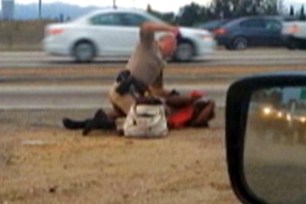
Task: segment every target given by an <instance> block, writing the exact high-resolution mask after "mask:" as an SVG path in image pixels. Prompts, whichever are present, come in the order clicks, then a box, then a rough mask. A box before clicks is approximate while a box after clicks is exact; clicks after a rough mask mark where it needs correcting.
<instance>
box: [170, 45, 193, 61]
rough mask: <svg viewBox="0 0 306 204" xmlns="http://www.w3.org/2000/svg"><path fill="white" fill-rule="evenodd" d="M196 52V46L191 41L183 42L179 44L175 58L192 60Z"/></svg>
mask: <svg viewBox="0 0 306 204" xmlns="http://www.w3.org/2000/svg"><path fill="white" fill-rule="evenodd" d="M193 54H194V47H193V45H192V44H191V43H190V42H181V43H179V44H178V46H177V48H176V51H175V54H174V59H175V60H176V61H180V62H187V61H190V60H191V59H192V57H193Z"/></svg>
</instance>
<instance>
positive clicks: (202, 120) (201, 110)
mask: <svg viewBox="0 0 306 204" xmlns="http://www.w3.org/2000/svg"><path fill="white" fill-rule="evenodd" d="M194 106H195V112H194V115H193V117H192V119H191V121H190V126H193V127H208V122H209V121H210V120H212V119H213V118H214V117H215V102H214V101H211V100H210V101H200V102H197V103H195V105H194Z"/></svg>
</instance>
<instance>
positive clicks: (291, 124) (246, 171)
mask: <svg viewBox="0 0 306 204" xmlns="http://www.w3.org/2000/svg"><path fill="white" fill-rule="evenodd" d="M226 148H227V150H226V151H227V163H228V172H229V176H230V181H231V185H232V187H233V190H234V192H235V194H236V195H237V197H238V198H239V199H240V200H241V201H242V202H243V203H256V204H257V203H258V204H259V203H271V204H276V203H284V204H285V203H286V204H288V203H293V204H295V203H301V204H302V203H306V193H305V189H306V73H283V74H272V75H261V76H254V77H249V78H244V79H241V80H239V81H237V82H234V83H233V84H232V85H231V86H230V87H229V89H228V93H227V98H226Z"/></svg>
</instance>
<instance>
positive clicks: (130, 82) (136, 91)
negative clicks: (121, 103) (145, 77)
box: [116, 70, 147, 95]
mask: <svg viewBox="0 0 306 204" xmlns="http://www.w3.org/2000/svg"><path fill="white" fill-rule="evenodd" d="M116 82H117V83H118V86H117V88H116V92H117V93H118V94H120V95H124V94H126V93H131V92H133V93H131V94H133V95H143V94H144V93H145V91H146V90H147V86H146V85H145V84H144V83H142V82H140V81H139V80H137V79H136V78H135V77H133V76H132V75H131V74H130V71H129V70H123V71H121V72H119V74H118V75H117V78H116Z"/></svg>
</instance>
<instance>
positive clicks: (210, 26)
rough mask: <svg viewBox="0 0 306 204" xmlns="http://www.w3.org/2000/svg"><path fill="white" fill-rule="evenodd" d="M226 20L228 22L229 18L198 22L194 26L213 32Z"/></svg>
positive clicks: (225, 22)
mask: <svg viewBox="0 0 306 204" xmlns="http://www.w3.org/2000/svg"><path fill="white" fill-rule="evenodd" d="M228 22H230V19H219V20H212V21H208V22H205V23H202V24H198V25H196V27H197V28H201V29H205V30H209V31H211V32H214V31H215V30H217V29H219V28H220V27H221V26H224V25H225V24H227V23H228Z"/></svg>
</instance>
